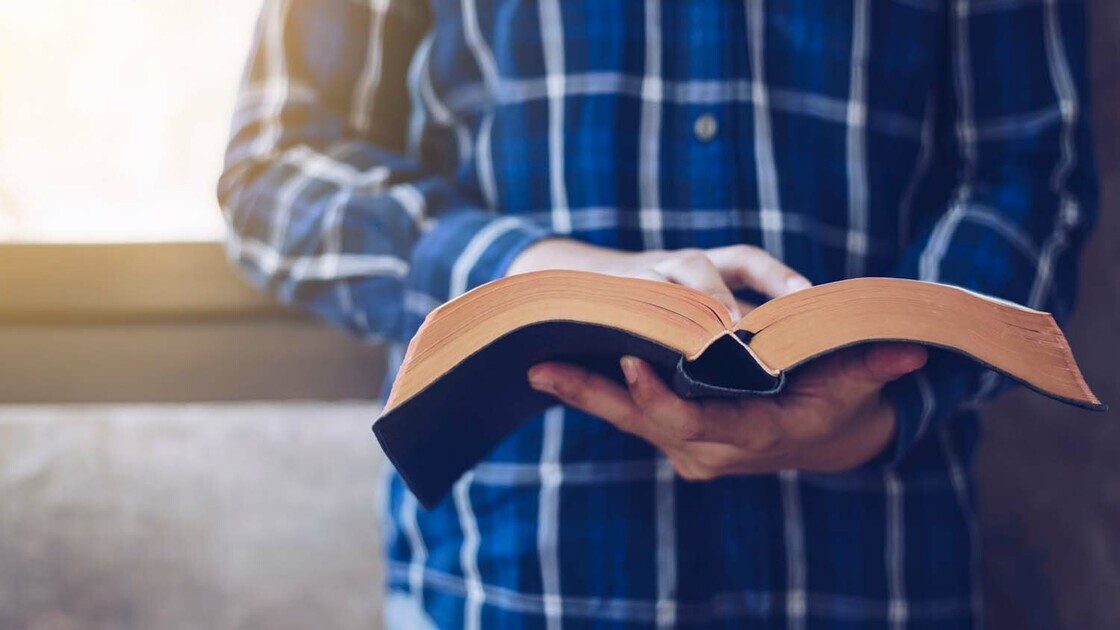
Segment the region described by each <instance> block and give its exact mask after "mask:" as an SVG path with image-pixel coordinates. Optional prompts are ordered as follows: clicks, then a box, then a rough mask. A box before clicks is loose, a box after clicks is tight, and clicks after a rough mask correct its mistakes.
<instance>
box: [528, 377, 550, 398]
mask: <svg viewBox="0 0 1120 630" xmlns="http://www.w3.org/2000/svg"><path fill="white" fill-rule="evenodd" d="M529 385H530V386H531V387H532V388H533V389H535V390H537V391H540V392H545V393H546V394H555V393H556V383H555V382H553V380H552V379H550V378H548V377H546V376H543V375H541V374H536V373H534V372H529Z"/></svg>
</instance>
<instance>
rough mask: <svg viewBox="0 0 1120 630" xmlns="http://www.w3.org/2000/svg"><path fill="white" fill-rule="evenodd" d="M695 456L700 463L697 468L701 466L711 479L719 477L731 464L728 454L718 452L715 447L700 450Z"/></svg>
mask: <svg viewBox="0 0 1120 630" xmlns="http://www.w3.org/2000/svg"><path fill="white" fill-rule="evenodd" d="M693 458H694V459H695V460H696V463H697V464H698V466H697V468H699V469H700V470H701V471H702V472H703V474H706V475H709V478H710V479H714V478H715V477H718V476H719V475H720V474H721V473H722V471H724V470H726V469H727V468H728V467H729V466H730V464H731V462H730V461H728V458H727V456H726V455H723V454H721V453H718V452H716V451H714V450H713V449H702V450H699V451H698V452H697V453H696V454H695V455H694V456H693Z"/></svg>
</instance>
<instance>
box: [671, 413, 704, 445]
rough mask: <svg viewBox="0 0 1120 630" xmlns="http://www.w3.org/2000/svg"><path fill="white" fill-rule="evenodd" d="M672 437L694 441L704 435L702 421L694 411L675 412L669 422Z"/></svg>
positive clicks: (683, 440)
mask: <svg viewBox="0 0 1120 630" xmlns="http://www.w3.org/2000/svg"><path fill="white" fill-rule="evenodd" d="M669 429H670V431H671V432H672V435H673V437H675V438H676V439H678V440H680V441H682V442H695V441H697V440H702V439H703V438H704V437H705V430H704V421H703V419H701V418H700V416H699V415H697V414H694V413H676V414H674V416H673V421H672V422H671V423H670V424H669Z"/></svg>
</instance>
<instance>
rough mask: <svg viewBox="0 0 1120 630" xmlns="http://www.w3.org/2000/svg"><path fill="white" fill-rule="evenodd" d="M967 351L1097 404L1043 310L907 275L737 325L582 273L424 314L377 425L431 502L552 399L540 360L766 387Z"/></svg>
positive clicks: (649, 285)
mask: <svg viewBox="0 0 1120 630" xmlns="http://www.w3.org/2000/svg"><path fill="white" fill-rule="evenodd" d="M887 340H893V341H911V342H916V343H921V344H925V345H928V346H934V347H939V348H945V349H948V350H953V351H956V352H959V353H962V354H965V355H967V356H969V357H971V358H973V359H975V360H976V361H979V362H980V363H983V364H985V365H987V366H989V367H991V368H994V369H995V370H998V371H1000V372H1002V373H1004V374H1006V375H1007V376H1009V377H1011V378H1013V379H1015V380H1018V381H1021V382H1022V383H1024V384H1026V385H1027V386H1029V387H1031V388H1032V389H1035V390H1037V391H1039V392H1041V393H1043V394H1046V395H1048V396H1051V397H1053V398H1056V399H1058V400H1061V401H1063V402H1067V403H1071V404H1074V405H1079V406H1082V407H1086V408H1090V409H1103V408H1104V406H1103V405H1102V404H1101V402H1100V401H1099V400H1098V399H1097V397H1096V396H1094V395H1093V392H1092V391H1090V389H1089V387H1088V385H1086V383H1085V379H1084V378H1083V377H1082V375H1081V371H1080V370H1079V369H1078V367H1077V364H1076V362H1075V361H1074V358H1073V354H1072V353H1071V352H1070V349H1069V344H1068V343H1067V342H1066V339H1065V336H1064V335H1063V334H1062V331H1061V330H1060V329H1059V328H1058V326H1057V324H1055V323H1054V319H1053V318H1052V317H1051V316H1050V315H1049V314H1047V313H1043V312H1040V311H1035V310H1032V309H1028V308H1024V307H1022V306H1018V305H1016V304H1012V303H1010V302H1005V301H1002V300H997V299H994V298H989V297H986V296H982V295H979V294H976V293H972V292H970V291H966V290H964V289H960V288H956V287H952V286H947V285H940V284H934V283H928V282H919V281H916V280H901V279H894V278H858V279H853V280H844V281H841V282H833V283H829V284H823V285H819V286H815V287H812V288H809V289H805V290H803V291H799V292H797V293H792V294H789V295H786V296H783V297H780V298H777V299H774V300H771V301H769V302H767V303H765V304H763V305H762V306H760V307H758V308H757V309H755V310H753V311H751V312H750V313H748V314H747V315H746V316H745V317H743V319H741V320H739V321H738V322H736V321H732V319H731V316H730V314H729V313H728V311H727V308H726V307H725V306H723V305H722V304H721V303H720V302H718V301H717V300H716V299H715V298H713V297H711V296H709V295H707V294H705V293H702V292H700V291H696V290H694V289H690V288H687V287H683V286H679V285H675V284H669V283H666V282H655V281H651V280H639V279H632V278H618V277H614V276H606V275H601V274H595V273H588V272H578V271H540V272H535V273H527V274H522V275H516V276H511V277H508V278H503V279H500V280H496V281H494V282H490V283H488V284H485V285H483V286H480V287H478V288H476V289H474V290H472V291H470V292H468V293H465V294H464V295H462V296H460V297H458V298H456V299H454V300H452V301H450V302H448V303H447V304H444V305H443V306H441V307H439V308H438V309H436V310H435V311H433V312H432V313H431V314H429V315H428V317H427V319H426V320H425V321H424V324H423V326H421V328H420V331H419V332H418V333H417V335H416V337H415V338H414V339H413V340H412V343H411V344H410V345H409V347H408V351H407V353H406V355H405V358H404V362H403V363H402V365H401V369H400V372H399V373H398V374H397V378H396V381H395V382H394V383H393V387H392V391H391V392H390V394H389V398H388V400H387V401H386V403H385V408H384V411H383V413H382V415H381V417H380V418H378V420H377V422H376V423H375V424H374V427H373V429H374V433H375V434H376V435H377V438H378V440H379V441H380V442H381V446H382V447H383V448H384V449H385V453H386V454H387V455H388V456H389V458H390V459H391V460H392V462H393V464H394V465H395V466H396V468H397V470H398V472H400V474H401V476H402V477H403V479H404V480H405V482H406V483H407V484H408V486H409V488H410V489H411V490H412V491H413V493H415V494H416V496H417V498H418V499H419V500H420V502H421V503H422V504H424V505H425V506H431V505H432V504H434V503H435V502H436V501H438V500H439V499H440V498H441V497H442V496H443V495H444V494H445V493H446V492H447V491H448V490H449V489H450V488H451V486H452V484H453V483H454V482H455V481H456V480H457V479H458V478H459V477H460V476H461V475H462V474H463V473H465V472H466V471H467V470H469V469H470V468H471V467H472V466H473V465H474V464H475V463H477V462H478V461H479V460H481V459H482V458H483V457H485V456H486V454H487V453H488V452H489V451H490V450H491V449H493V448H494V446H496V445H497V444H498V442H500V441H501V440H502V438H504V437H505V436H506V435H508V434H509V433H510V432H511V431H513V429H514V428H515V427H516V426H517V425H518V424H519V423H521V422H522V421H524V420H525V419H527V418H529V417H531V416H532V415H534V414H535V413H538V412H540V411H542V410H543V409H544V408H546V407H548V406H549V405H552V404H555V402H556V401H555V399H554V398H552V397H550V396H548V395H546V394H543V393H540V392H537V391H535V390H533V389H532V388H530V387H529V384H528V380H527V377H526V373H527V372H528V370H529V368H530V367H531V366H532V365H535V364H537V363H540V362H542V361H550V360H558V361H569V362H575V363H579V364H581V365H583V366H584V367H586V368H588V369H591V370H595V371H597V372H600V373H602V374H606V375H609V376H612V377H614V378H616V379H618V380H619V381H620V382H621V380H622V374H621V370H620V369H619V366H618V360H619V357H620V356H622V355H624V354H629V355H634V356H638V357H641V358H643V359H645V360H646V361H648V362H649V363H650V364H651V365H653V367H654V368H655V369H656V370H657V371H658V372H659V373H660V374H661V376H662V377H663V378H664V379H665V381H666V382H667V383H669V384H670V385H671V386H672V387H673V389H674V390H676V392H677V393H678V394H679V395H680V396H683V397H690V398H694V397H701V396H723V397H733V396H757V395H773V394H777V393H779V392H780V391H781V390H782V386H783V384H784V383H785V381H786V378H787V374H788V373H789V372H790V371H791V370H794V369H795V368H796V367H797V366H799V365H801V364H803V363H805V362H807V361H810V360H812V359H813V358H814V357H818V356H821V355H823V354H826V353H829V352H832V351H834V350H837V349H840V348H844V347H846V346H851V345H854V344H858V343H864V342H869V341H887Z"/></svg>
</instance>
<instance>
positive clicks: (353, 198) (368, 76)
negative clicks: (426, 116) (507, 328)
mask: <svg viewBox="0 0 1120 630" xmlns="http://www.w3.org/2000/svg"><path fill="white" fill-rule="evenodd" d="M425 6H426V5H425V3H420V2H408V1H405V0H370V1H369V2H353V1H352V0H266V1H265V2H264V6H263V9H262V13H261V16H260V19H259V22H258V25H257V29H256V32H255V35H254V40H253V46H252V51H251V53H250V57H249V60H248V63H247V67H246V70H245V75H244V79H243V82H242V86H241V90H240V94H239V97H238V101H237V105H236V108H235V113H234V120H233V126H232V132H231V139H230V143H229V146H228V148H227V151H226V161H225V168H224V171H223V174H222V176H221V179H220V181H219V185H218V197H219V201H220V202H221V205H222V208H223V212H224V215H225V217H226V220H227V223H228V225H229V228H230V229H229V236H228V250H229V254H230V257H231V259H232V260H233V261H235V263H236V264H238V265H239V266H240V267H241V268H242V269H243V270H244V272H245V273H246V275H247V276H248V277H249V279H250V280H251V281H252V282H254V283H255V284H257V285H258V286H260V287H262V288H263V289H265V290H266V291H268V292H270V293H272V294H274V295H276V296H277V297H278V298H280V299H281V300H282V301H284V302H288V303H291V304H294V305H297V306H300V307H302V308H305V309H308V310H310V311H311V312H313V313H314V314H315V315H317V316H319V317H320V318H322V319H325V320H327V321H329V322H331V323H334V324H336V325H339V326H343V327H345V328H347V329H349V330H351V331H352V332H353V333H355V334H357V335H359V336H361V337H363V338H369V339H397V340H402V341H404V340H407V338H408V337H410V336H411V334H412V331H414V330H415V328H416V326H417V325H418V323H419V320H420V319H422V317H423V316H424V314H426V313H427V312H428V311H430V310H431V308H433V307H434V306H435V305H438V304H440V303H442V302H444V301H446V300H448V299H450V298H452V297H454V296H456V295H458V294H460V293H463V292H464V291H466V290H468V289H470V288H472V287H474V286H476V285H479V284H482V283H484V282H487V281H489V280H492V279H495V278H498V277H501V276H502V275H504V274H505V271H506V268H507V267H508V265H509V263H510V261H511V260H512V259H513V258H514V257H515V256H516V255H517V254H518V253H519V252H520V251H521V250H522V249H524V248H525V247H527V246H528V245H529V244H531V243H532V242H534V241H536V240H538V239H540V238H543V237H544V236H546V234H545V232H544V229H543V228H542V227H540V226H539V225H537V224H534V223H531V222H529V221H527V220H522V219H518V218H514V217H508V216H505V217H503V216H499V215H497V214H496V213H495V212H493V211H491V210H490V209H487V208H486V207H485V205H486V204H484V203H483V202H482V201H481V200H480V198H479V195H478V194H477V190H472V189H470V188H469V187H463V186H460V185H457V184H456V183H455V180H454V173H455V170H456V169H457V168H458V167H459V166H460V164H459V163H458V162H456V161H455V160H454V159H451V160H444V162H446V163H441V164H431V163H425V160H423V159H421V158H419V157H418V155H421V154H423V153H424V151H422V150H421V148H422V147H424V146H425V143H428V144H431V143H436V142H443V141H444V140H443V138H442V136H441V138H434V137H424V136H422V135H421V136H420V137H416V135H415V134H411V136H412V137H410V133H409V131H408V130H409V126H410V121H412V120H414V119H415V114H414V112H413V111H412V107H411V106H410V102H418V101H425V102H427V101H430V100H434V99H435V98H436V97H435V95H434V91H433V90H431V89H429V88H430V87H431V84H430V78H428V77H427V75H426V72H425V71H424V70H425V69H424V67H423V66H424V65H425V64H424V52H425V38H426V37H427V35H428V32H429V30H430V16H429V15H428V13H427V9H426V8H425ZM414 59H416V60H417V63H416V64H414V63H413V61H414ZM410 67H412V70H411V71H410ZM410 72H411V73H413V74H414V76H411V77H410ZM425 82H429V83H425ZM410 92H411V94H410ZM440 105H441V104H440V103H434V107H432V108H429V109H431V110H432V111H438V112H442V113H443V114H445V115H446V116H445V118H446V120H442V121H441V120H435V121H433V122H434V123H439V124H443V125H444V126H445V127H448V128H451V127H454V126H455V125H456V124H457V122H456V121H455V120H454V119H453V118H452V114H450V113H449V111H448V110H447V109H446V108H445V107H440ZM426 127H427V126H424V125H421V126H419V129H420V130H421V131H422V130H423V129H424V128H426ZM447 137H449V138H456V136H455V134H454V133H450V134H447ZM458 140H459V142H460V143H462V144H464V145H465V144H466V143H467V142H468V139H467V138H464V137H461V136H460V137H459V138H458ZM410 146H411V149H410ZM456 149H459V151H458V152H457V151H456ZM468 150H470V149H469V146H458V147H451V150H450V151H431V152H429V153H431V154H440V155H443V154H448V153H450V154H451V155H457V156H458V157H459V160H460V161H462V159H463V158H464V155H463V153H462V152H463V151H468ZM431 161H432V160H429V162H431Z"/></svg>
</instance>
